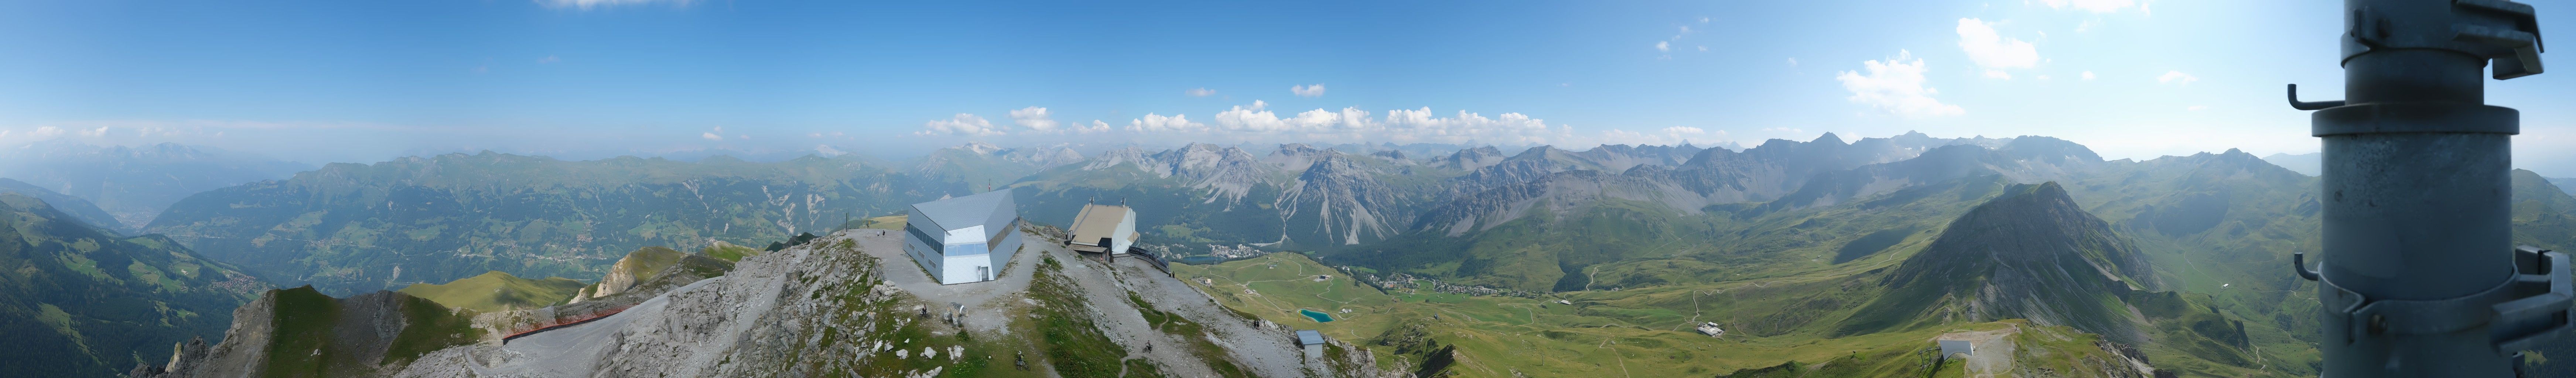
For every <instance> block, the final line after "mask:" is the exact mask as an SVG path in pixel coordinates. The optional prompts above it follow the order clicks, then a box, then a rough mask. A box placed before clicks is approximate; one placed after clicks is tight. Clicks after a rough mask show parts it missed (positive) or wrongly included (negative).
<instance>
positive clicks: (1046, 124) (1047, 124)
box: [1011, 106, 1056, 133]
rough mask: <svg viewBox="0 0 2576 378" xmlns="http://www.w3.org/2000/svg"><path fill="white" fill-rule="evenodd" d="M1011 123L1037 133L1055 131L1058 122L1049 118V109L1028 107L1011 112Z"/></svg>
mask: <svg viewBox="0 0 2576 378" xmlns="http://www.w3.org/2000/svg"><path fill="white" fill-rule="evenodd" d="M1011 123H1012V124H1016V125H1020V127H1026V128H1029V130H1032V131H1037V132H1041V133H1043V132H1050V131H1055V125H1056V122H1055V120H1053V119H1048V118H1047V108H1041V107H1035V106H1031V107H1026V108H1020V110H1013V111H1011Z"/></svg>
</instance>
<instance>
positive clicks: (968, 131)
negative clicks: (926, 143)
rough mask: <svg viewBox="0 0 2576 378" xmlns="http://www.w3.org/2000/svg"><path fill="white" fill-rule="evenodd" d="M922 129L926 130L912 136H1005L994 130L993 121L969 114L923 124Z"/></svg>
mask: <svg viewBox="0 0 2576 378" xmlns="http://www.w3.org/2000/svg"><path fill="white" fill-rule="evenodd" d="M921 127H922V129H924V130H922V131H919V132H914V133H912V134H913V135H921V136H938V135H965V136H994V135H1002V134H1003V133H1002V131H1001V130H997V129H994V128H993V122H992V121H986V120H984V117H977V116H975V115H974V114H969V113H957V115H956V116H954V117H949V119H943V120H933V121H930V122H924V123H922V124H921Z"/></svg>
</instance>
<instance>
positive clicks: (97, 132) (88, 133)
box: [80, 126, 107, 138]
mask: <svg viewBox="0 0 2576 378" xmlns="http://www.w3.org/2000/svg"><path fill="white" fill-rule="evenodd" d="M80 135H81V136H85V137H92V138H96V137H102V136H107V126H99V127H98V128H96V129H89V130H82V131H81V132H80Z"/></svg>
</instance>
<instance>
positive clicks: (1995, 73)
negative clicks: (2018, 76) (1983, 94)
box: [1986, 70, 2012, 80]
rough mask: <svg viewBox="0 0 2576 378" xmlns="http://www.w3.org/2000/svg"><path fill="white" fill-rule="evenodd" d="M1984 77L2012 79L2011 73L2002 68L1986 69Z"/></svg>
mask: <svg viewBox="0 0 2576 378" xmlns="http://www.w3.org/2000/svg"><path fill="white" fill-rule="evenodd" d="M1986 78H1988V79H2004V80H2012V73H2010V72H2004V70H1986Z"/></svg>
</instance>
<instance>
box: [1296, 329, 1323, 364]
mask: <svg viewBox="0 0 2576 378" xmlns="http://www.w3.org/2000/svg"><path fill="white" fill-rule="evenodd" d="M1297 346H1299V347H1304V348H1306V358H1322V357H1324V333H1323V332H1316V331H1315V330H1311V329H1301V330H1297Z"/></svg>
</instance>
